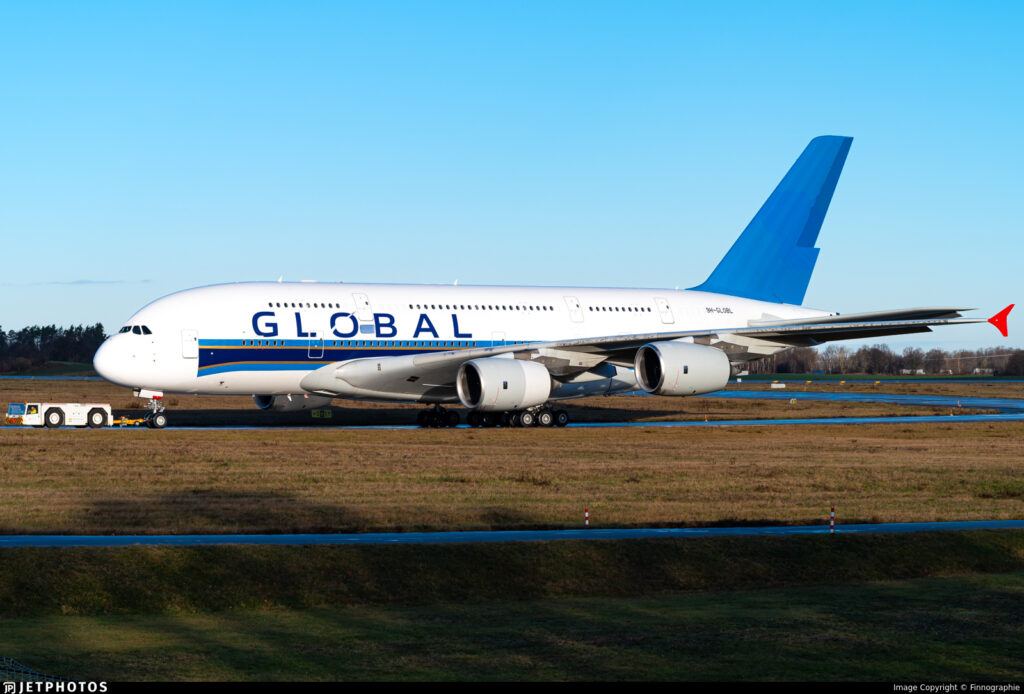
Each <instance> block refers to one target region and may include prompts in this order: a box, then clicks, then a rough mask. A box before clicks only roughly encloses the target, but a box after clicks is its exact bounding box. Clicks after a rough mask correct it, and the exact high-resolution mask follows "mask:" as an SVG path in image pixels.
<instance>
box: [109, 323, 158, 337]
mask: <svg viewBox="0 0 1024 694" xmlns="http://www.w3.org/2000/svg"><path fill="white" fill-rule="evenodd" d="M117 332H118V333H133V334H135V335H152V334H153V331H152V330H150V329H149V328H147V327H146V326H144V325H126V326H124V327H123V328H121V329H120V330H118V331H117Z"/></svg>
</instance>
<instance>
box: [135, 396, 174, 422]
mask: <svg viewBox="0 0 1024 694" xmlns="http://www.w3.org/2000/svg"><path fill="white" fill-rule="evenodd" d="M132 395H134V396H135V397H137V398H147V399H148V400H149V402H147V403H146V409H147V410H149V411H148V412H147V413H146V414H145V415H143V417H142V423H143V424H145V425H146V426H147V427H149V428H150V429H163V428H164V427H165V426H167V415H166V414H165V411H166V409H167V408H165V407H164V394H163V393H162V392H161V391H159V390H146V389H145V388H136V389H135V390H133V391H132Z"/></svg>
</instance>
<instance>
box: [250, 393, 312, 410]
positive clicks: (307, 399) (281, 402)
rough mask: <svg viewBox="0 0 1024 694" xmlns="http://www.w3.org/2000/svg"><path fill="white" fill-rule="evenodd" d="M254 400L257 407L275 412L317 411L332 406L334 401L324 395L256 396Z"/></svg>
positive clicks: (253, 397)
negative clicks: (319, 408)
mask: <svg viewBox="0 0 1024 694" xmlns="http://www.w3.org/2000/svg"><path fill="white" fill-rule="evenodd" d="M252 399H253V402H255V403H256V407H258V408H260V409H261V410H275V411H277V412H295V411H298V410H315V409H317V408H318V407H327V406H328V405H330V404H331V400H332V398H325V397H323V396H322V395H307V394H306V393H300V394H296V395H254V396H252Z"/></svg>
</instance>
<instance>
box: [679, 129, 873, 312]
mask: <svg viewBox="0 0 1024 694" xmlns="http://www.w3.org/2000/svg"><path fill="white" fill-rule="evenodd" d="M851 142H853V138H852V137H837V136H834V135H826V136H822V137H816V138H814V139H813V140H811V142H810V144H808V145H807V148H806V149H805V150H804V151H803V154H801V155H800V158H799V159H797V160H796V163H795V164H793V166H792V168H790V170H789V172H788V173H787V174H786V176H785V178H783V179H782V181H781V182H780V183H779V185H778V186H776V188H775V190H774V191H773V192H772V194H771V197H769V198H768V200H767V201H766V202H765V203H764V205H762V206H761V209H760V210H758V211H757V214H756V215H754V218H753V219H752V220H750V224H748V225H747V228H746V229H744V230H743V233H742V234H740V237H739V238H738V239H737V240H736V243H734V244H733V245H732V248H730V249H729V252H728V253H726V254H725V257H724V258H722V262H720V263H719V264H718V267H716V268H715V271H714V272H712V273H711V276H710V277H708V279H707V281H705V282H704V284H702V285H700V286H698V287H693V289H696V290H699V291H704V292H716V293H718V294H729V295H731V296H743V297H747V298H748V299H759V300H761V301H772V302H777V303H784V304H797V305H799V304H801V303H802V302H803V300H804V294H805V293H806V292H807V285H808V283H809V282H810V281H811V273H812V272H813V271H814V263H815V261H817V259H818V249H817V248H815V247H814V243H815V241H817V239H818V232H819V231H820V230H821V222H822V220H824V219H825V212H826V211H827V210H828V204H829V203H830V202H831V201H832V193H833V191H835V189H836V182H838V181H839V174H840V172H841V171H842V170H843V163H844V162H846V153H847V152H849V151H850V143H851Z"/></svg>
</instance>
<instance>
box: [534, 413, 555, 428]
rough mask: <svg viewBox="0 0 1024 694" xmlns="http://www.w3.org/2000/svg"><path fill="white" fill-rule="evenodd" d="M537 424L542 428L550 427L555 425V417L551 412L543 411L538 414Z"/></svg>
mask: <svg viewBox="0 0 1024 694" xmlns="http://www.w3.org/2000/svg"><path fill="white" fill-rule="evenodd" d="M537 424H538V425H540V426H542V427H550V426H554V424H555V415H554V414H552V412H551V410H541V411H540V412H538V413H537Z"/></svg>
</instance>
